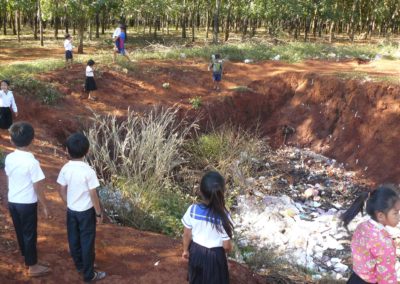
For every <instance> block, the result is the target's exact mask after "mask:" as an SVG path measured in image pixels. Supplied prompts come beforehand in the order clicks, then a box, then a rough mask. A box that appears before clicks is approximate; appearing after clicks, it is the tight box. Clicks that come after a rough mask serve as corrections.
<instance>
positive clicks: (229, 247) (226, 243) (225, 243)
mask: <svg viewBox="0 0 400 284" xmlns="http://www.w3.org/2000/svg"><path fill="white" fill-rule="evenodd" d="M222 247H223V248H224V249H225V251H226V252H227V253H228V252H231V251H232V241H231V240H227V241H223V242H222Z"/></svg>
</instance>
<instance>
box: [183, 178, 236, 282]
mask: <svg viewBox="0 0 400 284" xmlns="http://www.w3.org/2000/svg"><path fill="white" fill-rule="evenodd" d="M200 192H201V195H202V199H203V201H202V202H201V203H199V204H193V205H191V206H190V207H189V208H188V210H187V211H186V213H185V215H184V216H183V218H182V223H183V225H184V232H183V253H182V258H183V259H188V260H189V283H190V284H204V283H207V284H229V272H228V261H227V258H226V252H229V251H230V250H231V249H232V243H231V238H232V235H233V224H232V221H231V219H230V217H229V214H228V211H227V209H226V207H225V198H224V192H225V180H224V178H223V177H222V176H221V175H220V174H219V173H218V172H212V171H211V172H208V173H206V174H205V175H204V176H203V178H202V179H201V182H200Z"/></svg>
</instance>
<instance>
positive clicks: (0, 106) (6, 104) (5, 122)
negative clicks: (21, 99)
mask: <svg viewBox="0 0 400 284" xmlns="http://www.w3.org/2000/svg"><path fill="white" fill-rule="evenodd" d="M9 86H10V81H8V80H2V81H1V90H0V128H1V129H8V128H10V126H11V124H12V122H13V119H12V112H11V109H12V111H13V112H14V113H15V116H18V109H17V105H16V103H15V99H14V95H13V93H12V92H11V91H10V90H9V89H8V88H9Z"/></svg>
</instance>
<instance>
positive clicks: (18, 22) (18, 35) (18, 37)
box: [15, 9, 21, 42]
mask: <svg viewBox="0 0 400 284" xmlns="http://www.w3.org/2000/svg"><path fill="white" fill-rule="evenodd" d="M15 26H16V27H17V28H16V30H17V39H18V42H21V37H20V32H21V21H20V12H19V9H18V10H16V11H15Z"/></svg>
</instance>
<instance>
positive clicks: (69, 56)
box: [65, 50, 72, 60]
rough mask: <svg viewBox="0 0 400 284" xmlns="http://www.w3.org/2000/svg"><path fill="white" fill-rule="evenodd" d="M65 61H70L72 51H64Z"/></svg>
mask: <svg viewBox="0 0 400 284" xmlns="http://www.w3.org/2000/svg"><path fill="white" fill-rule="evenodd" d="M65 59H66V60H68V59H72V51H71V50H66V51H65Z"/></svg>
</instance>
